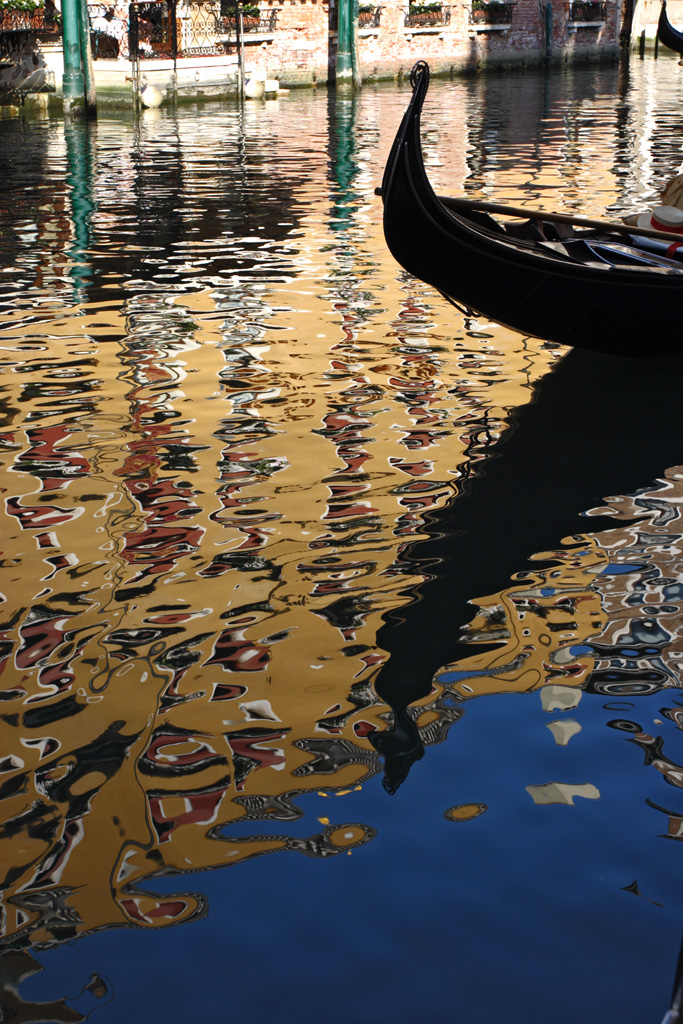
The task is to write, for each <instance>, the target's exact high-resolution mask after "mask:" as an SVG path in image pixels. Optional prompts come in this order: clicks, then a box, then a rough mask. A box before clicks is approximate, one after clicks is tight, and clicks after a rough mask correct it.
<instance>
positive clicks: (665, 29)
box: [657, 0, 683, 53]
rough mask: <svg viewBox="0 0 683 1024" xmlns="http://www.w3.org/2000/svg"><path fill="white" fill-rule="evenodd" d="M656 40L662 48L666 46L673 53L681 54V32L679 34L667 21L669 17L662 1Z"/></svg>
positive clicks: (682, 39)
mask: <svg viewBox="0 0 683 1024" xmlns="http://www.w3.org/2000/svg"><path fill="white" fill-rule="evenodd" d="M657 38H658V39H659V41H660V43H662V45H663V46H668V47H669V49H670V50H674V52H675V53H683V32H679V31H678V29H677V28H674V27H673V25H672V24H671V22H670V21H669V16H668V14H667V13H666V0H662V9H661V11H660V12H659V22H658V24H657Z"/></svg>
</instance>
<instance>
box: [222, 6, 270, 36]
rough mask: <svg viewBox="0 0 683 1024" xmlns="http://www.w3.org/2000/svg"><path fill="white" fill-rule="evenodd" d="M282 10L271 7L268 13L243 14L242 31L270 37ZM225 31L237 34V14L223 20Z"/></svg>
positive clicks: (229, 15)
mask: <svg viewBox="0 0 683 1024" xmlns="http://www.w3.org/2000/svg"><path fill="white" fill-rule="evenodd" d="M279 13H280V8H279V7H278V8H275V7H271V8H269V9H268V10H267V11H259V13H258V14H243V15H242V29H243V31H244V32H245V34H246V33H256V32H257V33H258V34H259V35H269V34H270V33H272V32H274V31H275V26H276V25H277V16H278V14H279ZM221 23H222V25H223V28H224V30H225V31H226V32H227V33H229V34H232V35H236V33H237V14H228V15H226V16H225V17H223V18H222V19H221Z"/></svg>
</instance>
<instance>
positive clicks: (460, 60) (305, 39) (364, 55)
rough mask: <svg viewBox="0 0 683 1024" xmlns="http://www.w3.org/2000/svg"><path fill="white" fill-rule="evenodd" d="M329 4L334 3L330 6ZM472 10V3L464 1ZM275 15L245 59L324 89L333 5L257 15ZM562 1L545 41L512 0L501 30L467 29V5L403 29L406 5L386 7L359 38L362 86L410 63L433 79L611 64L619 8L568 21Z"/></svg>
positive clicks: (530, 9) (286, 5)
mask: <svg viewBox="0 0 683 1024" xmlns="http://www.w3.org/2000/svg"><path fill="white" fill-rule="evenodd" d="M331 2H332V5H334V0H331ZM470 3H471V0H470ZM269 7H276V8H278V10H279V14H278V21H277V30H276V32H275V33H274V37H273V38H272V40H270V41H267V42H263V41H261V42H258V43H256V42H254V44H251V45H250V41H249V39H248V37H246V38H245V43H246V60H247V62H248V63H251V64H253V65H255V66H257V67H261V68H264V69H266V70H267V71H268V74H269V77H273V78H279V80H280V83H281V85H284V86H288V85H310V84H316V83H324V82H325V81H327V79H328V77H329V76H330V75H332V76H333V75H334V65H335V54H336V45H337V42H336V40H337V37H336V32H335V31H334V30H333V28H331V26H333V25H334V13H335V12H334V6H332V11H330V3H328V2H322V0H279V2H277V0H275V2H272V0H268V2H267V3H262V4H261V8H262V9H266V8H269ZM569 11H570V4H569V0H552V3H551V12H552V18H551V22H550V23H551V29H552V34H551V40H550V45H549V43H548V40H547V38H546V35H547V25H548V21H547V18H546V10H545V5H544V4H543V3H541V4H539V0H516V2H512V3H511V5H510V12H511V15H512V16H511V20H509V23H508V24H497V25H495V24H486V23H485V22H477V23H475V24H472V22H471V19H470V10H469V6H468V5H466V6H463V4H462V3H455V4H452V5H451V6H450V14H449V17H448V18H446V19H444V20H447V21H448V23H447V24H442V25H432V26H420V25H416V26H410V25H408V24H406V13H407V0H406V4H405V5H404V4H403V3H398V2H397V0H385V2H384V4H383V9H382V12H381V17H380V20H379V24H378V26H376V27H373V28H361V29H360V31H359V40H358V51H359V63H360V69H361V74H362V77H363V78H364V79H383V78H388V79H391V78H397V77H401V76H403V75H405V74H407V73H408V72H409V70H410V68H411V67H412V65H413V64H414V63H415V61H416V60H418V59H420V58H424V59H425V60H427V61H429V63H430V65H431V67H432V70H433V71H434V72H435V73H437V74H438V73H442V74H444V73H446V74H447V73H450V74H458V73H465V72H470V71H476V70H477V69H479V68H482V67H485V66H487V65H494V64H499V65H513V64H536V63H540V62H541V61H543V60H545V59H546V56H548V55H550V56H551V57H552V59H553V60H563V59H576V58H579V59H580V58H600V57H609V58H613V57H614V56H616V54H617V52H618V38H619V3H618V2H617V0H607V5H606V17H605V20H604V22H602V21H595V22H594V23H591V24H590V25H586V24H584V23H578V24H577V25H576V24H573V23H572V22H570V20H569Z"/></svg>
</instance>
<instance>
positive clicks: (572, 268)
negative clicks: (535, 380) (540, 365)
mask: <svg viewBox="0 0 683 1024" xmlns="http://www.w3.org/2000/svg"><path fill="white" fill-rule="evenodd" d="M411 84H412V87H413V95H412V98H411V101H410V104H409V106H408V109H407V110H406V112H405V114H404V116H403V120H402V121H401V125H400V127H399V130H398V133H397V135H396V138H395V140H394V143H393V146H392V149H391V152H390V154H389V159H388V162H387V165H386V168H385V171H384V177H383V180H382V186H381V189H380V190H378V191H379V192H380V194H381V195H382V199H383V203H384V235H385V239H386V242H387V245H388V248H389V250H390V252H391V253H392V255H393V257H394V259H395V260H396V261H397V262H398V263H399V264H400V265H401V266H402V267H403V268H404V269H405V270H407V271H408V272H409V273H411V274H412V275H413V276H414V277H417V278H419V279H420V280H422V281H424V282H426V283H427V284H429V285H432V286H433V287H434V288H436V289H437V290H438V291H439V292H441V293H442V295H444V296H445V297H446V298H447V299H448V300H450V301H451V302H453V303H454V304H455V305H459V306H462V307H464V308H465V309H466V310H468V311H472V312H473V313H476V314H479V315H482V316H485V317H486V318H488V319H490V320H493V321H495V322H497V323H499V324H502V325H503V326H506V327H509V328H511V329H512V330H514V331H517V332H519V333H521V334H524V335H529V336H532V337H536V338H541V339H545V340H547V341H551V342H555V343H559V344H563V345H571V346H573V347H578V348H586V349H589V350H592V351H597V352H604V353H607V354H620V355H631V356H638V355H646V354H647V355H654V354H668V353H672V352H679V351H681V350H683V337H682V331H681V319H682V314H683V263H680V262H678V263H677V262H676V260H675V259H670V258H668V257H667V256H659V255H657V254H654V253H648V252H645V251H642V250H640V249H638V248H634V247H633V246H632V245H627V244H626V245H625V244H623V242H624V240H625V238H626V240H629V236H628V235H626V236H623V235H618V234H610V233H608V234H605V233H603V234H602V235H600V234H597V233H595V232H591V231H588V232H583V233H580V232H576V233H575V234H574V237H570V238H561V237H560V236H559V234H558V236H557V237H555V238H553V237H552V236H553V231H552V228H553V225H552V224H549V225H546V228H547V229H548V230H546V232H545V237H543V234H542V232H538V234H539V235H540V236H541V237H540V238H533V237H529V238H524V237H517V236H516V235H515V234H512V233H510V231H508V230H506V228H505V226H503V225H501V224H499V223H498V222H497V221H495V220H494V219H493V218H492V217H490V216H489V215H488V214H485V213H481V212H477V211H472V210H470V209H469V208H468V209H466V210H460V209H458V201H457V200H448V201H446V200H441V199H440V198H439V197H438V196H437V195H436V194H435V192H434V190H433V189H432V186H431V185H430V183H429V180H428V178H427V174H426V172H425V167H424V162H423V157H422V148H421V144H420V114H421V111H422V107H423V104H424V100H425V96H426V94H427V89H428V85H429V67H428V65H427V64H426V63H425V62H424V61H418V63H417V64H416V65H415V66H414V68H413V70H412V72H411ZM447 202H448V205H446V204H447Z"/></svg>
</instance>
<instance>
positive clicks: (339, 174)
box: [327, 91, 358, 231]
mask: <svg viewBox="0 0 683 1024" xmlns="http://www.w3.org/2000/svg"><path fill="white" fill-rule="evenodd" d="M329 96H330V99H329V103H328V115H327V116H328V126H329V139H330V141H329V155H330V180H331V183H332V187H333V190H334V204H333V206H332V211H331V227H332V229H333V230H334V231H342V230H344V229H345V228H348V227H349V226H350V220H351V218H350V214H351V213H352V212H353V207H352V205H351V204H353V203H355V202H357V200H358V196H357V194H356V193H355V191H354V189H353V182H354V179H355V177H356V175H357V174H358V164H357V163H356V131H355V129H356V114H357V108H358V104H357V102H356V97H355V96H354V95H347V96H343V95H342V96H340V95H337V94H336V93H334V92H332V91H330V94H329Z"/></svg>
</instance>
